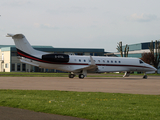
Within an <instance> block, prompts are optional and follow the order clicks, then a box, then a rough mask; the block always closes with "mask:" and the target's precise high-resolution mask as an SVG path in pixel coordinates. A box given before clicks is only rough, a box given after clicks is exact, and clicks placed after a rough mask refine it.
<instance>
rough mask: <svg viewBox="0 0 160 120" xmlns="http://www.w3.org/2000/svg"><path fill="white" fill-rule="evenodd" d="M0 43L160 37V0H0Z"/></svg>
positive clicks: (110, 42) (110, 44)
mask: <svg viewBox="0 0 160 120" xmlns="http://www.w3.org/2000/svg"><path fill="white" fill-rule="evenodd" d="M0 15H1V16H0V44H1V45H13V44H14V42H13V40H12V39H11V38H8V37H5V35H6V34H7V33H13V34H17V33H22V34H24V35H25V36H26V38H27V39H28V41H29V42H30V43H31V45H49V46H53V47H61V48H104V49H105V51H106V52H116V51H117V50H116V47H117V43H118V42H120V41H122V42H123V45H125V44H136V43H141V42H150V41H151V40H159V39H160V0H43V1H42V0H0Z"/></svg>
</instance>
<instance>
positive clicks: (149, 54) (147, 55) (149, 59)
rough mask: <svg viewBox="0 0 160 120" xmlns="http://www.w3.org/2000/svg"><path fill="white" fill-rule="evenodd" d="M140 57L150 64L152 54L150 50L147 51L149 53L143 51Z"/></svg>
mask: <svg viewBox="0 0 160 120" xmlns="http://www.w3.org/2000/svg"><path fill="white" fill-rule="evenodd" d="M140 59H141V60H143V61H144V62H145V63H148V64H151V65H152V64H153V63H152V61H153V59H154V55H153V54H152V53H151V52H149V53H146V52H144V53H142V57H141V58H140Z"/></svg>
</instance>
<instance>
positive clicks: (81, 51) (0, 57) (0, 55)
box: [0, 45, 104, 72]
mask: <svg viewBox="0 0 160 120" xmlns="http://www.w3.org/2000/svg"><path fill="white" fill-rule="evenodd" d="M32 47H33V48H34V49H36V50H40V51H44V52H48V53H64V54H69V55H91V56H104V49H90V48H54V47H52V46H32ZM0 72H60V71H58V70H54V69H52V70H51V69H43V68H39V67H35V66H32V65H28V64H24V63H21V62H20V61H19V59H18V54H17V49H16V47H15V46H14V45H0Z"/></svg>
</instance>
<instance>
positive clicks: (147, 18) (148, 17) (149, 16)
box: [129, 13, 157, 22]
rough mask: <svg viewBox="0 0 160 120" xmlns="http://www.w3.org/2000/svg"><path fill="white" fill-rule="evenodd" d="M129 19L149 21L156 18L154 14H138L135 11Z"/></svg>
mask: <svg viewBox="0 0 160 120" xmlns="http://www.w3.org/2000/svg"><path fill="white" fill-rule="evenodd" d="M129 18H130V20H133V21H137V22H150V21H153V20H156V19H157V16H156V15H154V14H144V13H142V14H141V15H138V14H137V13H134V14H132V15H131V16H130V17H129Z"/></svg>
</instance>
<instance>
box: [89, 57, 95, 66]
mask: <svg viewBox="0 0 160 120" xmlns="http://www.w3.org/2000/svg"><path fill="white" fill-rule="evenodd" d="M90 60H91V65H96V64H95V62H94V60H93V58H92V56H90Z"/></svg>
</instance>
